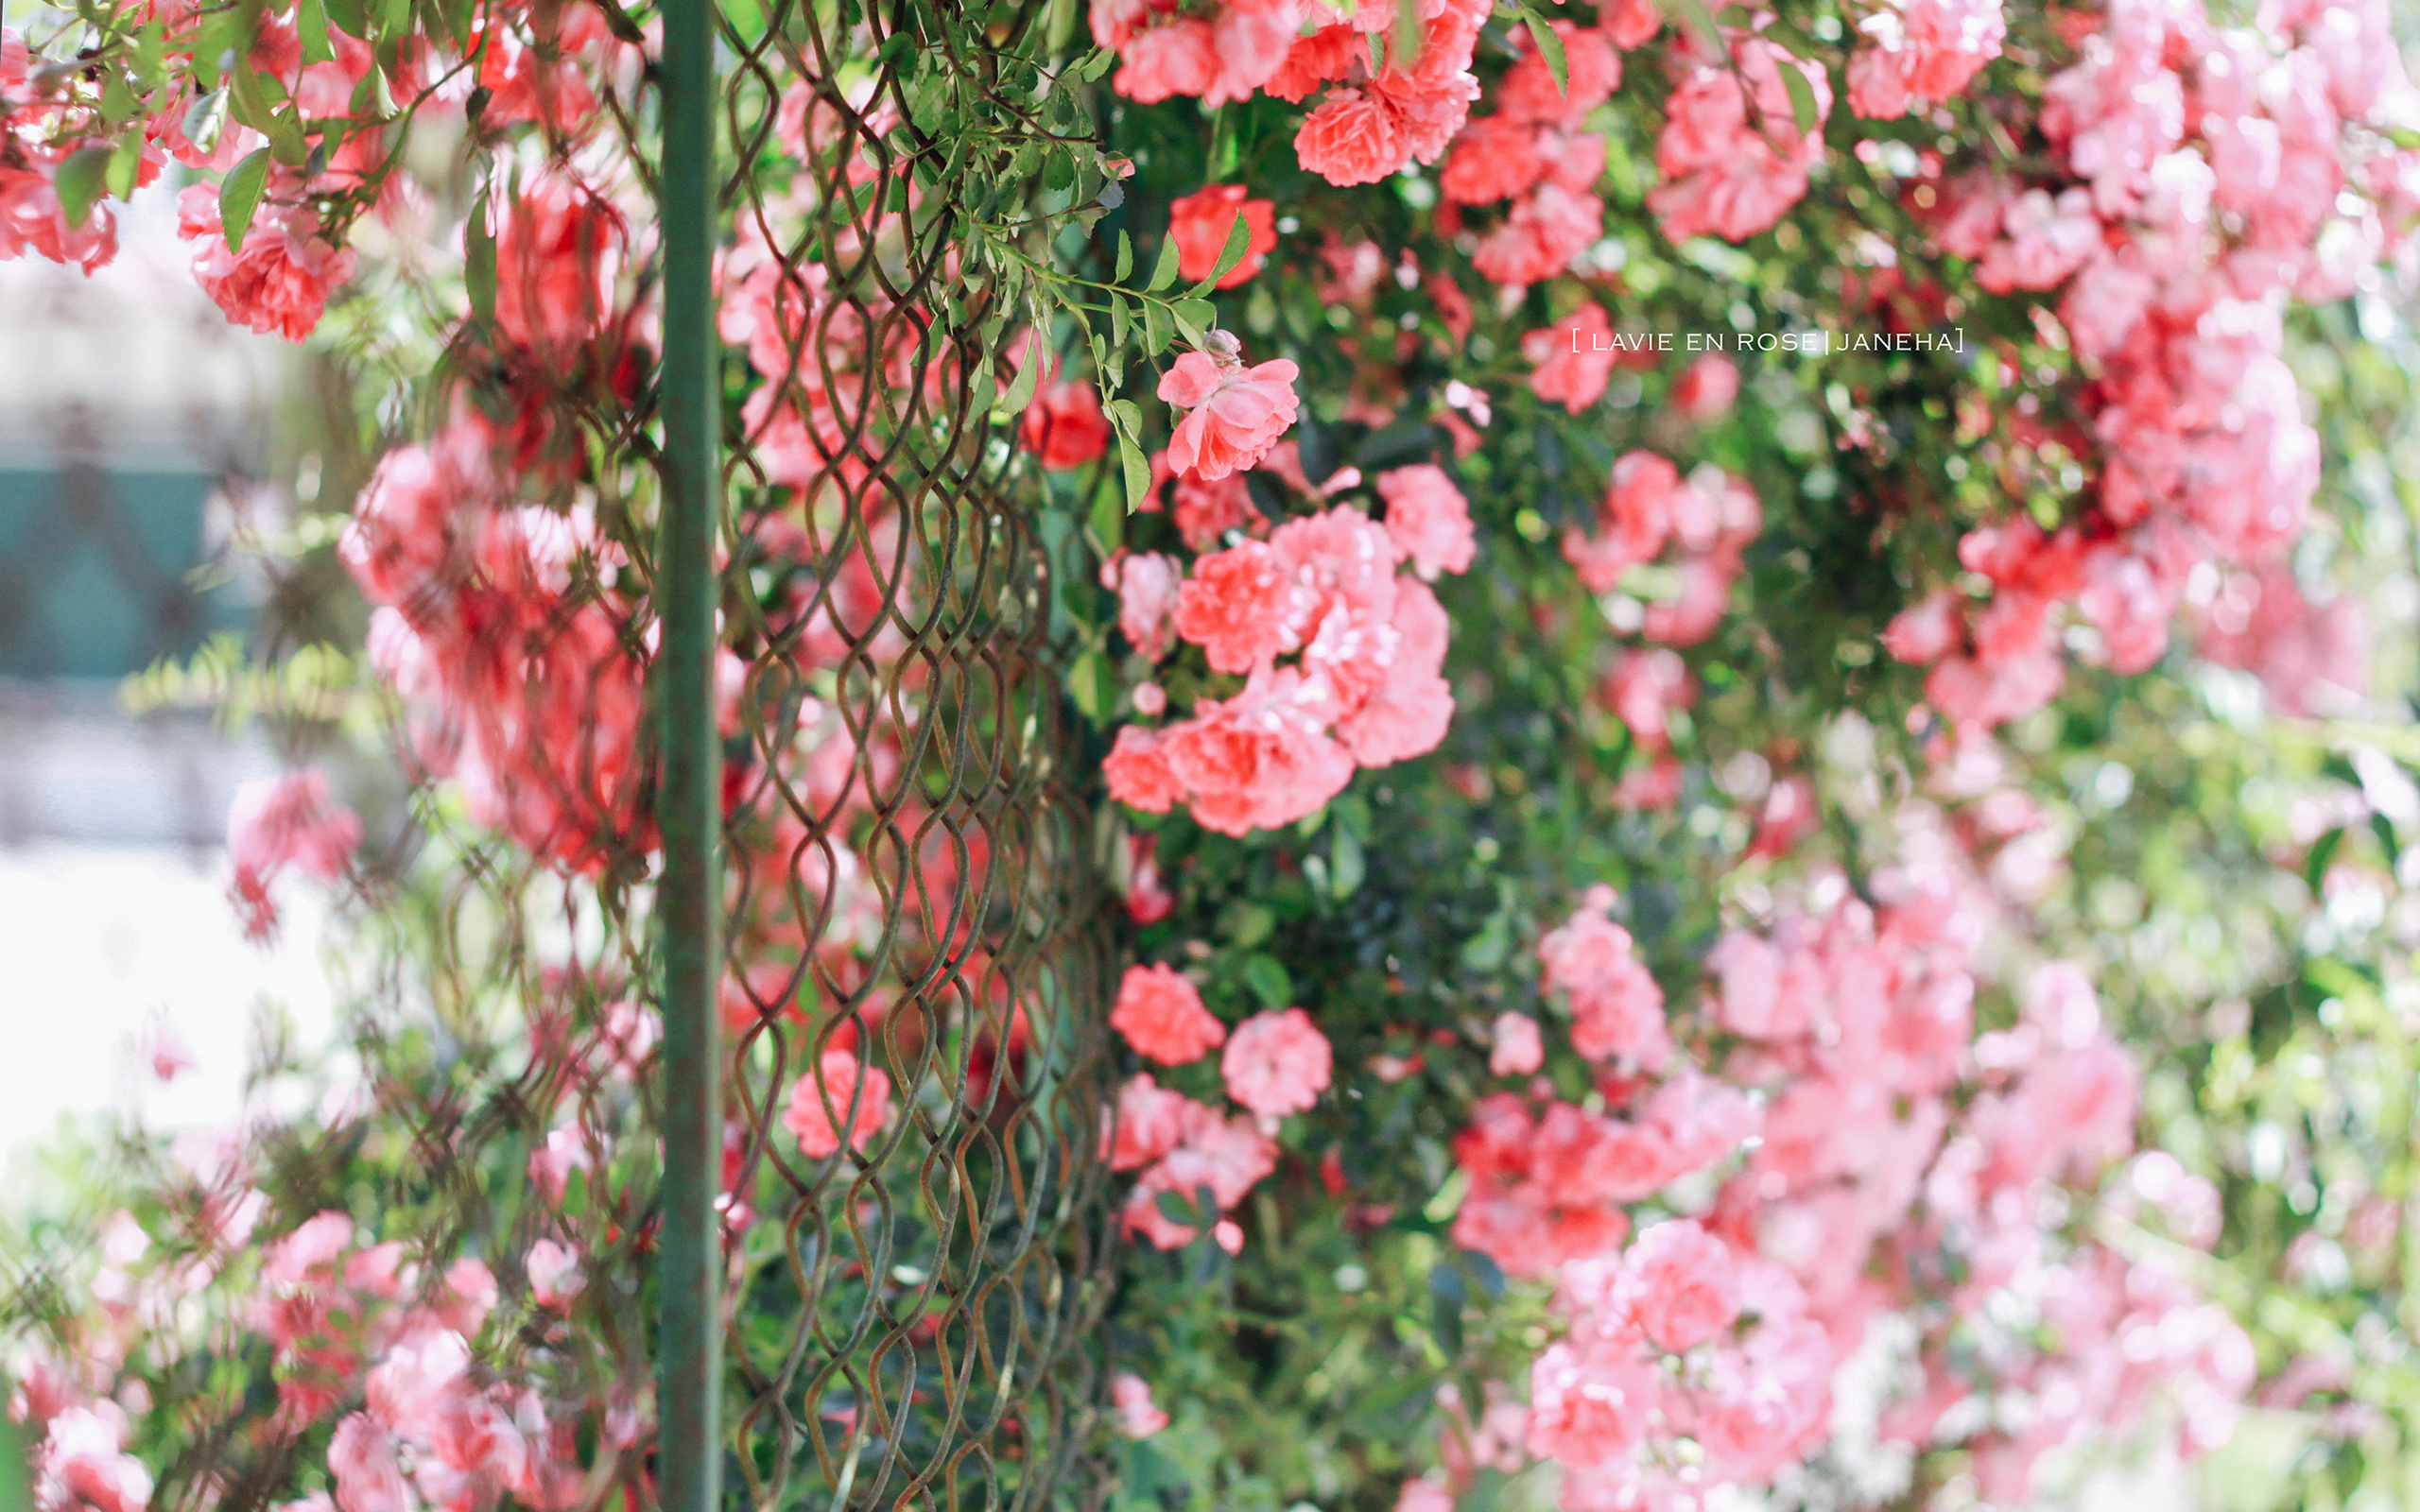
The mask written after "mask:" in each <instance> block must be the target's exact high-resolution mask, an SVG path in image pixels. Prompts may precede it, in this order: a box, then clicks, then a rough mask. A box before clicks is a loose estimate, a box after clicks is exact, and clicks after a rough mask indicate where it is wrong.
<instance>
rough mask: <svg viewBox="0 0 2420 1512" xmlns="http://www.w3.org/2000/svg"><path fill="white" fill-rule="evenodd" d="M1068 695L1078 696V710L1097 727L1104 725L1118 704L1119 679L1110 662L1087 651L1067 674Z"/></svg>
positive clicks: (1098, 653) (1099, 654)
mask: <svg viewBox="0 0 2420 1512" xmlns="http://www.w3.org/2000/svg"><path fill="white" fill-rule="evenodd" d="M1067 692H1068V693H1069V694H1071V695H1073V696H1074V697H1075V700H1076V707H1077V708H1079V709H1080V710H1082V711H1083V713H1084V717H1085V718H1087V719H1089V720H1091V721H1092V722H1093V723H1094V724H1097V725H1098V724H1101V723H1103V722H1104V721H1105V720H1106V719H1107V718H1108V715H1109V711H1110V708H1111V706H1112V705H1113V704H1114V703H1115V701H1116V698H1117V688H1116V675H1115V671H1114V669H1113V668H1112V667H1111V666H1110V664H1109V658H1108V657H1106V656H1103V655H1102V654H1101V653H1100V652H1098V651H1087V652H1085V653H1084V654H1083V655H1082V656H1080V657H1078V658H1077V659H1076V664H1075V665H1074V666H1073V667H1071V668H1069V669H1068V672H1067Z"/></svg>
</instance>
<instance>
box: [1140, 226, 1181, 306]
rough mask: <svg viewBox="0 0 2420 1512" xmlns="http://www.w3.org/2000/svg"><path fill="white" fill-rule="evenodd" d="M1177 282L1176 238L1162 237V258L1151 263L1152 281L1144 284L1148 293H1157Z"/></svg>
mask: <svg viewBox="0 0 2420 1512" xmlns="http://www.w3.org/2000/svg"><path fill="white" fill-rule="evenodd" d="M1175 282H1176V238H1175V237H1173V236H1163V237H1161V238H1160V260H1159V261H1158V262H1156V263H1154V264H1152V265H1151V282H1150V283H1146V284H1144V285H1143V292H1145V293H1146V294H1157V293H1158V292H1160V290H1162V289H1164V288H1167V286H1168V285H1169V284H1171V283H1175Z"/></svg>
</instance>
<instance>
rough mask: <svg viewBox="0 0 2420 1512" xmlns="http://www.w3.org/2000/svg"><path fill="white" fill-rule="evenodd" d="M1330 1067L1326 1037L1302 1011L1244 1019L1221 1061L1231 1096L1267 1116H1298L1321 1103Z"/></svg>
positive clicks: (1288, 1011) (1221, 1056)
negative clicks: (1293, 1114)
mask: <svg viewBox="0 0 2420 1512" xmlns="http://www.w3.org/2000/svg"><path fill="white" fill-rule="evenodd" d="M1332 1068H1333V1056H1332V1054H1331V1052H1330V1051H1329V1049H1328V1043H1327V1036H1325V1035H1323V1034H1322V1033H1320V1031H1319V1027H1318V1025H1316V1024H1314V1023H1312V1022H1311V1016H1310V1015H1309V1014H1307V1013H1305V1012H1304V1011H1303V1010H1302V1009H1300V1008H1288V1009H1287V1010H1286V1011H1285V1012H1283V1013H1262V1014H1256V1015H1254V1016H1253V1017H1252V1018H1249V1019H1246V1020H1245V1021H1244V1022H1241V1023H1239V1024H1237V1025H1236V1032H1235V1034H1234V1035H1233V1036H1231V1037H1230V1038H1229V1039H1228V1040H1227V1048H1226V1050H1225V1052H1224V1053H1223V1054H1221V1055H1220V1056H1219V1074H1220V1075H1222V1076H1224V1077H1225V1078H1226V1082H1227V1095H1228V1096H1230V1097H1232V1098H1234V1099H1235V1100H1236V1102H1238V1103H1241V1104H1242V1105H1243V1106H1244V1107H1246V1108H1251V1109H1252V1110H1253V1112H1255V1113H1258V1114H1259V1115H1260V1116H1261V1117H1263V1118H1282V1117H1284V1116H1285V1115H1287V1114H1288V1113H1299V1112H1302V1111H1304V1110H1305V1108H1309V1107H1310V1106H1311V1105H1312V1104H1314V1103H1316V1102H1318V1101H1319V1097H1320V1093H1322V1092H1323V1091H1326V1090H1327V1084H1328V1077H1329V1074H1330V1072H1331V1070H1332Z"/></svg>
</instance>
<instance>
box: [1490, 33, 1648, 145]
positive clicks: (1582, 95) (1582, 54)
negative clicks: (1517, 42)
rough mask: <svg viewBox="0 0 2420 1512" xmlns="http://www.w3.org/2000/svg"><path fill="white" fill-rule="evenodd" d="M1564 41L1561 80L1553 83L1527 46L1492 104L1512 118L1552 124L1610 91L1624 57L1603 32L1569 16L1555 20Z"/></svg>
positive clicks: (1583, 111) (1618, 83) (1599, 101)
mask: <svg viewBox="0 0 2420 1512" xmlns="http://www.w3.org/2000/svg"><path fill="white" fill-rule="evenodd" d="M1554 32H1555V36H1556V37H1557V38H1558V39H1559V40H1560V41H1561V42H1562V43H1563V60H1564V85H1563V86H1558V85H1557V84H1556V83H1555V78H1554V73H1553V71H1552V70H1551V69H1549V68H1547V60H1546V58H1545V57H1544V55H1542V54H1541V53H1539V52H1538V50H1537V49H1536V48H1535V47H1531V48H1529V49H1528V50H1527V52H1526V53H1525V54H1524V56H1523V57H1522V59H1521V60H1520V61H1519V62H1517V63H1514V64H1513V66H1512V67H1511V68H1510V69H1507V70H1506V71H1505V74H1504V82H1503V83H1501V84H1499V85H1497V86H1496V90H1495V102H1496V108H1497V109H1498V110H1500V111H1502V112H1504V114H1505V115H1507V116H1509V117H1511V118H1512V119H1513V120H1516V121H1526V122H1531V123H1535V124H1540V125H1551V124H1555V123H1559V122H1564V121H1577V120H1578V119H1580V117H1582V116H1583V115H1585V114H1587V113H1588V112H1590V111H1593V110H1595V109H1596V108H1597V107H1598V106H1599V105H1602V104H1604V103H1605V102H1606V101H1607V100H1609V99H1611V98H1613V97H1614V91H1615V90H1616V89H1619V88H1620V87H1621V82H1622V60H1621V57H1620V55H1619V54H1617V53H1616V52H1615V51H1614V49H1613V46H1612V45H1611V44H1610V43H1607V42H1606V40H1605V39H1604V37H1602V36H1601V35H1599V33H1596V32H1593V31H1587V30H1583V29H1582V28H1581V27H1579V26H1573V25H1572V24H1571V23H1570V22H1568V21H1558V22H1556V23H1554Z"/></svg>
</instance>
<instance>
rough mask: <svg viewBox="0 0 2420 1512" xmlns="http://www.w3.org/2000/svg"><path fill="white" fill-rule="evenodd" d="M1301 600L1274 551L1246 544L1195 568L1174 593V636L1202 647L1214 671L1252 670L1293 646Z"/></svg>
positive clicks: (1255, 543)
mask: <svg viewBox="0 0 2420 1512" xmlns="http://www.w3.org/2000/svg"><path fill="white" fill-rule="evenodd" d="M1299 597H1300V595H1299V593H1298V592H1297V585H1296V584H1295V582H1294V581H1293V580H1292V578H1291V577H1290V576H1288V573H1287V572H1286V570H1285V564H1284V563H1283V562H1281V561H1280V560H1279V559H1278V557H1277V554H1276V552H1274V551H1273V550H1271V548H1270V547H1269V546H1268V545H1267V544H1266V543H1264V542H1262V541H1244V542H1243V543H1242V544H1240V545H1236V546H1230V547H1229V548H1227V549H1226V550H1225V551H1220V552H1213V553H1212V554H1210V555H1209V556H1206V557H1203V558H1201V559H1199V560H1197V561H1196V562H1195V563H1194V564H1193V576H1191V577H1190V578H1188V579H1186V581H1185V583H1184V586H1183V587H1182V588H1181V589H1180V590H1178V593H1177V602H1176V632H1177V634H1179V635H1181V636H1183V637H1184V639H1185V641H1186V642H1187V643H1189V644H1194V645H1198V646H1200V647H1201V649H1202V653H1203V655H1205V656H1206V657H1208V658H1209V662H1210V666H1211V668H1212V670H1214V671H1218V672H1250V671H1252V670H1253V668H1254V667H1257V666H1261V665H1265V664H1266V663H1267V662H1269V661H1270V660H1271V658H1273V657H1275V656H1276V655H1277V654H1278V653H1279V652H1280V651H1289V650H1292V649H1294V648H1295V646H1296V645H1297V644H1298V641H1297V637H1296V632H1295V627H1294V626H1295V620H1296V619H1297V618H1298V617H1299V615H1300V612H1301V610H1302V609H1303V608H1304V606H1303V605H1301V604H1300V603H1299V602H1298V599H1299Z"/></svg>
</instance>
